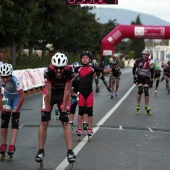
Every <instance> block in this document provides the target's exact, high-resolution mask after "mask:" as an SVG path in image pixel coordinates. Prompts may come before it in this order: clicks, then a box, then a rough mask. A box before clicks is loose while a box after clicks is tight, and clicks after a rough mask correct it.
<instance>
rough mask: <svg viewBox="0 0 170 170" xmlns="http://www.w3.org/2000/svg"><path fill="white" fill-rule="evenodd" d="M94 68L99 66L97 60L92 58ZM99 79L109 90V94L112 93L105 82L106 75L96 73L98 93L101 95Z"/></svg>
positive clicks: (95, 79)
mask: <svg viewBox="0 0 170 170" xmlns="http://www.w3.org/2000/svg"><path fill="white" fill-rule="evenodd" d="M92 66H97V67H98V66H99V64H98V59H97V58H94V57H92ZM99 79H101V80H102V82H103V84H104V85H105V86H106V88H107V90H108V91H109V92H111V89H110V88H109V86H108V85H107V82H106V80H105V77H104V74H103V73H101V72H95V73H94V81H95V84H96V93H100V88H99Z"/></svg>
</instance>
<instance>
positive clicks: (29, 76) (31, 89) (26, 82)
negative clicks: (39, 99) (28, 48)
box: [13, 68, 45, 95]
mask: <svg viewBox="0 0 170 170" xmlns="http://www.w3.org/2000/svg"><path fill="white" fill-rule="evenodd" d="M44 70H45V68H36V69H26V70H15V71H13V75H14V76H16V77H17V78H19V79H20V81H21V84H22V87H23V90H24V92H25V94H26V95H31V94H35V93H37V92H40V91H42V88H43V87H44V85H45V83H44Z"/></svg>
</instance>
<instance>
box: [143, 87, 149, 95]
mask: <svg viewBox="0 0 170 170" xmlns="http://www.w3.org/2000/svg"><path fill="white" fill-rule="evenodd" d="M148 89H149V87H144V93H145V96H149V92H148Z"/></svg>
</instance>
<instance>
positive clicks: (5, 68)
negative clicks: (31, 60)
mask: <svg viewBox="0 0 170 170" xmlns="http://www.w3.org/2000/svg"><path fill="white" fill-rule="evenodd" d="M12 72H13V67H12V65H11V64H8V63H4V64H2V65H1V66H0V76H10V75H12Z"/></svg>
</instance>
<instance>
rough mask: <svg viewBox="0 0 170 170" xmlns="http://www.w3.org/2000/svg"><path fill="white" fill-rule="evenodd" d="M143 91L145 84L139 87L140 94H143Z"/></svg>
mask: <svg viewBox="0 0 170 170" xmlns="http://www.w3.org/2000/svg"><path fill="white" fill-rule="evenodd" d="M142 93H143V86H139V87H138V94H139V95H141V94H142Z"/></svg>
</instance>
